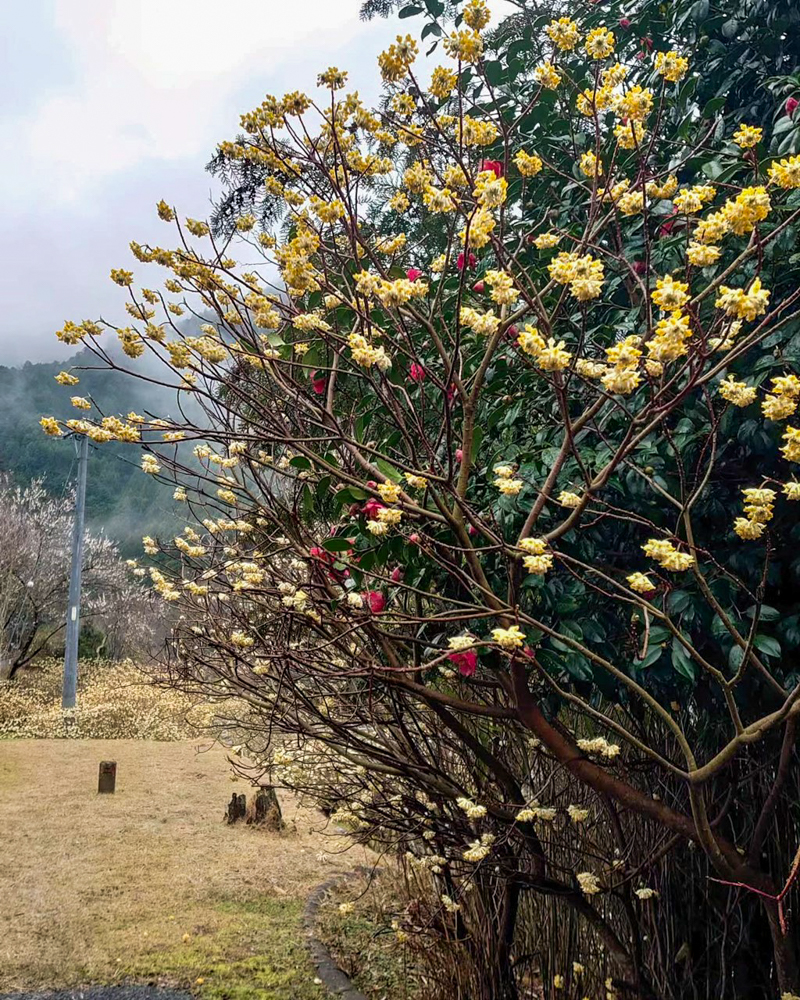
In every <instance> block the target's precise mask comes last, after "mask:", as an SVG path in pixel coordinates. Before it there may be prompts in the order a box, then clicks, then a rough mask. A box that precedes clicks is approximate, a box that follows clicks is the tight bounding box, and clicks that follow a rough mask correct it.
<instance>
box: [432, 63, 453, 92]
mask: <svg viewBox="0 0 800 1000" xmlns="http://www.w3.org/2000/svg"><path fill="white" fill-rule="evenodd" d="M457 83H458V74H457V73H454V72H453V70H451V69H448V68H447V67H446V66H437V67H436V68H435V69H434V71H433V73H432V75H431V83H430V87H429V90H430V92H431V93H432V94H433V96H434V97H437V98H438V99H439V100H440V101H443V100H445V98H447V97H449V96H450V94H452V92H453V89H454V88H455V85H456V84H457Z"/></svg>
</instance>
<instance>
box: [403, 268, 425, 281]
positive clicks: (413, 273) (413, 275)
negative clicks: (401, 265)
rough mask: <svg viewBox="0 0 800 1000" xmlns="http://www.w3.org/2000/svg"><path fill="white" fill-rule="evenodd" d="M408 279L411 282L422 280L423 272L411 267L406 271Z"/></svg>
mask: <svg viewBox="0 0 800 1000" xmlns="http://www.w3.org/2000/svg"><path fill="white" fill-rule="evenodd" d="M406 277H407V278H408V280H409V281H416V280H417V278H421V277H422V271H420V270H419V269H418V268H416V267H410V268H409V269H408V270H407V271H406Z"/></svg>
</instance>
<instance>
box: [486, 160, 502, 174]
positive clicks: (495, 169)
mask: <svg viewBox="0 0 800 1000" xmlns="http://www.w3.org/2000/svg"><path fill="white" fill-rule="evenodd" d="M481 170H491V171H492V173H493V174H494V175H495V177H502V176H503V164H502V163H501V162H500V161H499V160H483V161H482V162H481Z"/></svg>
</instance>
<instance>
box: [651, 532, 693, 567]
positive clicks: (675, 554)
mask: <svg viewBox="0 0 800 1000" xmlns="http://www.w3.org/2000/svg"><path fill="white" fill-rule="evenodd" d="M642 551H643V552H644V554H645V555H646V556H649V557H650V558H651V559H655V561H656V562H657V563H658V564H659V565H660V566H663V567H664V569H669V570H673V571H674V572H679V571H681V570H686V569H690V568H691V567H692V566H693V565H694V556H693V555H692V554H691V553H689V552H679V551H678V549H676V548H675V546H674V545H673V544H672V542H670V541H668V540H667V539H665V538H650V539H648V541H646V542H645V544H644V545H643V546H642Z"/></svg>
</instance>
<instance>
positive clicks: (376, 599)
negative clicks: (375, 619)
mask: <svg viewBox="0 0 800 1000" xmlns="http://www.w3.org/2000/svg"><path fill="white" fill-rule="evenodd" d="M361 596H362V597H363V598H364V600H365V601H366V602H367V604H368V605H369V610H370V611H371V612H372V613H373V615H379V614H380V613H381V611H383V609H384V608H385V607H386V598H385V597H384V596H383V594H382V593H381V592H380V591H379V590H367V591H365V592H364V593H363V594H362V595H361Z"/></svg>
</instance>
